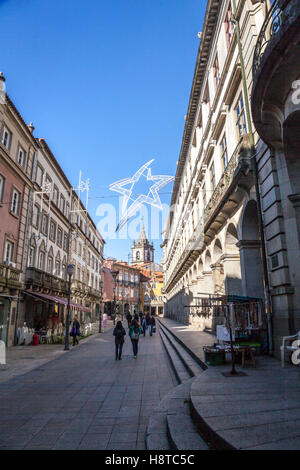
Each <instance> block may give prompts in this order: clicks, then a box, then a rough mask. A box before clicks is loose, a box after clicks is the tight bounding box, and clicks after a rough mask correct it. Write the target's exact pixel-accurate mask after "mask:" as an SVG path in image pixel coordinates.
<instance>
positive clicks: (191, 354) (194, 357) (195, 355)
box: [157, 318, 207, 370]
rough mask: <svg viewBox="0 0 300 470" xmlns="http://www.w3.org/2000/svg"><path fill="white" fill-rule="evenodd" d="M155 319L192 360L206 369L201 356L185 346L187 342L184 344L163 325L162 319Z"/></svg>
mask: <svg viewBox="0 0 300 470" xmlns="http://www.w3.org/2000/svg"><path fill="white" fill-rule="evenodd" d="M157 320H158V323H159V325H162V326H163V328H165V330H167V331H168V333H170V335H171V336H172V337H173V338H174V339H175V340H176V341H177V343H179V344H180V346H182V347H183V348H184V349H185V350H186V351H187V352H188V354H189V355H190V356H191V357H192V358H193V359H194V361H196V362H197V363H198V364H199V365H200V367H201V368H202V369H203V370H206V369H207V365H206V364H205V362H203V361H202V360H201V358H200V357H199V356H198V355H197V354H195V353H194V351H192V350H191V349H190V348H189V347H188V346H187V344H185V343H184V342H183V341H182V340H181V339H180V338H179V337H178V336H177V335H176V334H175V333H174V332H173V331H172V330H171V329H170V328H168V327H167V326H166V325H165V323H164V322H163V319H159V318H158V319H157Z"/></svg>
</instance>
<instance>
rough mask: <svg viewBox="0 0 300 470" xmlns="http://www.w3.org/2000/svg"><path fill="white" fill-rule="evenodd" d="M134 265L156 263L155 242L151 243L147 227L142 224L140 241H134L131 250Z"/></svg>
mask: <svg viewBox="0 0 300 470" xmlns="http://www.w3.org/2000/svg"><path fill="white" fill-rule="evenodd" d="M131 253H132V256H131V259H132V264H144V263H153V262H154V246H153V242H151V243H150V242H149V240H148V238H147V235H146V232H145V226H144V224H142V228H141V233H140V236H139V239H138V240H137V241H134V242H133V244H132V248H131Z"/></svg>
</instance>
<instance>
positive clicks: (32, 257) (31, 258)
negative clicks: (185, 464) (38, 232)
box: [28, 246, 35, 267]
mask: <svg viewBox="0 0 300 470" xmlns="http://www.w3.org/2000/svg"><path fill="white" fill-rule="evenodd" d="M34 261H35V248H34V246H31V247H30V248H29V255H28V266H29V267H33V266H34Z"/></svg>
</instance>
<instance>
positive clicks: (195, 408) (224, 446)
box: [190, 371, 236, 450]
mask: <svg viewBox="0 0 300 470" xmlns="http://www.w3.org/2000/svg"><path fill="white" fill-rule="evenodd" d="M206 372H208V371H205V372H204V373H203V374H202V375H201V377H196V378H195V380H194V381H193V383H192V385H191V389H190V411H191V416H192V419H193V422H194V423H195V426H196V427H197V429H198V432H199V433H200V434H201V436H203V438H204V439H205V441H206V442H207V443H208V444H209V446H210V448H211V449H215V450H236V449H235V448H234V447H232V446H231V445H229V444H228V442H226V441H225V440H224V439H223V438H222V437H221V436H220V435H219V434H218V433H217V432H215V431H214V429H213V428H212V427H211V426H210V425H209V423H208V422H207V421H206V420H205V419H204V418H203V416H202V414H203V413H202V412H201V406H202V408H203V400H202V396H203V391H202V390H203V386H202V384H201V379H202V378H204V374H205V373H206ZM208 404H210V403H209V402H208ZM215 405H216V407H217V406H218V405H217V404H215Z"/></svg>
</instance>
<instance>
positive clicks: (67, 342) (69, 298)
mask: <svg viewBox="0 0 300 470" xmlns="http://www.w3.org/2000/svg"><path fill="white" fill-rule="evenodd" d="M74 269H75V266H74V264H69V265H68V268H67V272H68V276H69V286H68V306H67V321H66V336H65V351H69V329H70V301H71V282H72V275H73V273H74Z"/></svg>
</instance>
